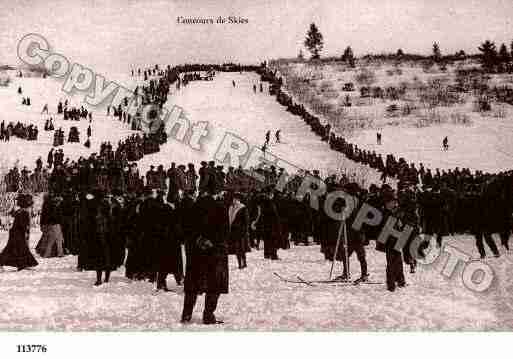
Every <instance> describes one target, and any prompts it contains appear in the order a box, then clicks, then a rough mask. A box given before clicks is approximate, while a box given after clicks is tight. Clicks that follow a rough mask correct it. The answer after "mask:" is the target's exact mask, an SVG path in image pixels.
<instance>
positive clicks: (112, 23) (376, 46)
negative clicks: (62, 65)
mask: <svg viewBox="0 0 513 359" xmlns="http://www.w3.org/2000/svg"><path fill="white" fill-rule="evenodd" d="M219 16H222V17H224V18H228V17H229V16H234V17H241V18H244V19H247V21H248V23H246V24H230V23H228V21H227V22H226V23H224V24H217V23H215V24H208V25H207V24H181V23H178V22H177V18H178V17H182V18H212V19H213V20H214V21H216V19H217V17H219ZM312 22H315V23H316V24H317V26H318V27H319V30H320V31H321V33H322V34H323V36H324V43H325V45H324V50H323V52H322V55H323V56H337V55H340V54H342V52H343V50H344V48H345V47H346V46H348V45H350V46H351V47H352V48H353V50H354V52H355V54H356V55H363V54H366V53H382V52H396V51H397V49H398V48H402V49H403V50H404V51H405V52H412V53H423V54H428V53H430V51H431V48H432V44H433V42H435V41H436V42H438V43H439V45H440V48H441V50H442V53H454V52H456V51H457V50H460V49H463V50H464V51H465V52H467V53H475V52H477V50H476V48H477V46H478V45H479V44H480V43H481V42H483V41H484V40H486V39H490V40H492V41H495V42H496V43H497V45H498V46H499V45H500V43H502V42H505V43H506V44H508V48H509V44H511V42H512V41H513V1H511V0H507V1H503V0H485V1H482V0H481V1H475V0H425V1H421V0H326V1H324V0H215V1H214V0H189V1H185V0H175V1H173V0H168V1H163V0H155V1H152V0H101V1H100V0H16V1H13V0H0V63H9V64H18V60H17V58H16V47H17V44H18V42H19V40H20V39H21V38H22V37H23V36H24V35H25V34H27V33H38V34H40V35H42V36H44V37H45V38H46V39H47V40H48V42H49V43H50V44H51V46H52V49H53V50H54V51H55V52H57V53H60V54H62V55H64V56H66V57H67V58H68V59H69V60H70V61H72V62H79V63H81V64H83V65H88V66H91V67H95V68H96V69H97V71H117V72H119V71H123V72H126V71H128V70H129V69H130V68H132V67H134V66H135V67H136V66H143V65H150V64H155V63H158V64H162V65H163V64H171V65H174V64H179V63H186V62H187V63H193V62H202V63H207V62H208V63H212V62H213V63H221V62H229V61H233V62H239V63H258V62H260V61H262V60H265V59H271V58H278V57H294V56H296V55H297V54H298V52H299V49H300V48H302V47H303V41H304V38H305V34H306V32H307V30H308V26H309V24H310V23H312Z"/></svg>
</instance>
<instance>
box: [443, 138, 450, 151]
mask: <svg viewBox="0 0 513 359" xmlns="http://www.w3.org/2000/svg"><path fill="white" fill-rule="evenodd" d="M442 148H443V150H444V151H447V150H448V149H449V140H448V139H447V136H445V137H444V140H443V141H442Z"/></svg>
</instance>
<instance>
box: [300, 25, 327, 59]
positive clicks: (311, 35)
mask: <svg viewBox="0 0 513 359" xmlns="http://www.w3.org/2000/svg"><path fill="white" fill-rule="evenodd" d="M305 47H306V48H307V49H308V51H310V53H311V54H312V59H319V58H320V57H321V55H320V52H321V51H322V48H323V47H324V43H323V38H322V34H321V33H320V31H319V29H318V28H317V26H316V25H315V24H314V23H311V24H310V29H309V30H308V33H307V34H306V39H305Z"/></svg>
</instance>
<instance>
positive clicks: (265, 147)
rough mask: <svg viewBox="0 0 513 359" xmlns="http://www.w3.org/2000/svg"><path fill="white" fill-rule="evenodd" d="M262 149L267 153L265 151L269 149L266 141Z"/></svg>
mask: <svg viewBox="0 0 513 359" xmlns="http://www.w3.org/2000/svg"><path fill="white" fill-rule="evenodd" d="M261 150H262V152H263V153H264V155H265V151H267V143H264V145H263V146H262V148H261Z"/></svg>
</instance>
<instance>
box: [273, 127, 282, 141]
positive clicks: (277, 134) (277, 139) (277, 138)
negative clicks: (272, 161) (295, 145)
mask: <svg viewBox="0 0 513 359" xmlns="http://www.w3.org/2000/svg"><path fill="white" fill-rule="evenodd" d="M280 132H281V130H278V131H276V134H275V135H274V136H275V137H276V143H281V142H280Z"/></svg>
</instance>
